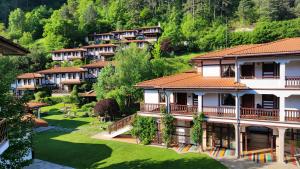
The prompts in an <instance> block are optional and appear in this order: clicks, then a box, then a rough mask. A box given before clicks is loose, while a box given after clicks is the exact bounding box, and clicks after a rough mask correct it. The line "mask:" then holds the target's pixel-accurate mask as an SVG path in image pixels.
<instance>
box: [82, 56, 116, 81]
mask: <svg viewBox="0 0 300 169" xmlns="http://www.w3.org/2000/svg"><path fill="white" fill-rule="evenodd" d="M109 64H112V62H111V61H96V62H93V63H90V64H87V65H83V66H82V68H84V69H85V70H86V71H85V72H84V77H85V79H86V80H87V81H92V82H96V79H97V77H98V75H99V73H100V71H101V69H102V68H104V67H105V66H107V65H109Z"/></svg>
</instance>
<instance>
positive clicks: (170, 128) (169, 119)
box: [162, 109, 175, 147]
mask: <svg viewBox="0 0 300 169" xmlns="http://www.w3.org/2000/svg"><path fill="white" fill-rule="evenodd" d="M162 114H163V117H162V124H163V130H162V135H163V141H164V143H165V144H166V146H167V147H169V146H170V144H171V142H172V135H173V133H174V132H175V125H174V117H173V116H172V115H171V114H169V113H167V112H166V110H165V109H163V110H162Z"/></svg>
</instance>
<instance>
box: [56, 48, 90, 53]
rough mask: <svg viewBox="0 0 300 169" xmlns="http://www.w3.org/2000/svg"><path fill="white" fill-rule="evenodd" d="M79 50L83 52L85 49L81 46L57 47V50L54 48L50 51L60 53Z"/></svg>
mask: <svg viewBox="0 0 300 169" xmlns="http://www.w3.org/2000/svg"><path fill="white" fill-rule="evenodd" d="M79 51H82V52H85V51H86V49H83V48H69V49H59V50H54V51H52V53H62V52H79Z"/></svg>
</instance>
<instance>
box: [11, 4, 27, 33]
mask: <svg viewBox="0 0 300 169" xmlns="http://www.w3.org/2000/svg"><path fill="white" fill-rule="evenodd" d="M8 25H9V26H8V31H9V35H10V37H11V38H12V39H19V38H20V37H21V36H22V34H23V31H24V30H25V14H24V12H23V11H22V10H21V9H20V8H17V9H15V10H14V11H12V12H11V13H10V14H9V23H8Z"/></svg>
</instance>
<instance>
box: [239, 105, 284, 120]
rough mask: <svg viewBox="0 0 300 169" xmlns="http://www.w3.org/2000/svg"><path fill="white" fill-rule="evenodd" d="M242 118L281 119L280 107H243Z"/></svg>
mask: <svg viewBox="0 0 300 169" xmlns="http://www.w3.org/2000/svg"><path fill="white" fill-rule="evenodd" d="M240 115H241V118H242V119H255V120H272V121H278V120H279V110H278V109H255V108H241V112H240Z"/></svg>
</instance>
